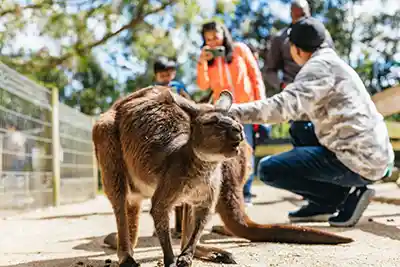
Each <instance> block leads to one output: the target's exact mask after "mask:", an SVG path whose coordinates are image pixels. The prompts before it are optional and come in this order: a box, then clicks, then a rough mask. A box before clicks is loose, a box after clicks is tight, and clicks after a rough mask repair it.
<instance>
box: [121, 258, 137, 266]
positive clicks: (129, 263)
mask: <svg viewBox="0 0 400 267" xmlns="http://www.w3.org/2000/svg"><path fill="white" fill-rule="evenodd" d="M119 267H140V264H139V263H137V262H136V261H135V260H134V259H133V258H132V257H127V258H126V259H125V260H123V261H122V262H121V263H120V264H119Z"/></svg>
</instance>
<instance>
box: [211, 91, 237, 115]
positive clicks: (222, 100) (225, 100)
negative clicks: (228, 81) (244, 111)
mask: <svg viewBox="0 0 400 267" xmlns="http://www.w3.org/2000/svg"><path fill="white" fill-rule="evenodd" d="M232 103H233V95H232V93H231V92H229V91H227V90H224V91H222V92H221V94H220V95H219V98H218V100H217V101H216V103H215V107H216V108H218V109H222V110H225V111H228V110H229V109H230V108H231V106H232Z"/></svg>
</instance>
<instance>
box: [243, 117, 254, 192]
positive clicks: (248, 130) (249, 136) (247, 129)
mask: <svg viewBox="0 0 400 267" xmlns="http://www.w3.org/2000/svg"><path fill="white" fill-rule="evenodd" d="M243 127H244V134H245V135H246V141H247V142H248V143H249V145H250V146H251V147H252V148H253V149H254V131H253V125H252V124H245V125H243ZM251 165H252V167H253V169H254V154H253V156H252V157H251ZM253 180H254V172H252V173H250V176H249V178H248V180H247V182H246V183H245V184H244V186H243V195H244V196H245V197H249V196H250V195H251V185H252V183H253Z"/></svg>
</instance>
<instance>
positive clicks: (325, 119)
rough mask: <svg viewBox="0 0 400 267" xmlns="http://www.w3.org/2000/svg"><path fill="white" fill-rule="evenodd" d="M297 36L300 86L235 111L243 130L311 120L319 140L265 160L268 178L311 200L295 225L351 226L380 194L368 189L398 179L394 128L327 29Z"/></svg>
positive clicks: (307, 29) (304, 23)
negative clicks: (394, 168)
mask: <svg viewBox="0 0 400 267" xmlns="http://www.w3.org/2000/svg"><path fill="white" fill-rule="evenodd" d="M289 35H290V36H289V41H290V43H291V45H290V53H291V55H292V57H293V59H294V61H295V62H296V63H297V64H299V65H304V66H303V67H302V68H301V70H300V72H299V73H298V75H297V76H296V78H295V80H294V82H293V83H290V84H288V85H287V87H285V89H284V90H283V91H282V92H280V93H278V94H276V95H274V96H273V97H270V98H267V99H265V100H259V101H255V102H250V103H244V104H234V105H233V106H232V112H233V114H235V115H237V116H238V118H240V119H241V121H242V122H243V123H254V124H257V123H264V122H269V123H280V122H283V121H287V120H294V121H296V120H309V121H311V122H312V123H313V125H314V127H315V128H314V129H315V130H314V131H315V134H314V131H313V132H312V134H310V133H309V131H308V132H307V133H304V134H300V135H299V136H298V139H299V141H300V142H303V144H302V146H296V147H295V148H294V149H292V150H291V151H288V152H285V153H282V154H278V155H273V156H270V157H266V158H264V159H262V160H261V162H260V163H259V168H258V171H259V176H260V179H261V180H262V181H263V182H264V183H266V184H268V185H271V186H274V187H277V188H281V189H286V190H289V191H291V192H294V193H296V194H299V195H301V196H303V197H304V198H305V199H307V200H308V204H307V205H305V206H303V207H302V208H300V209H299V210H298V211H295V212H291V213H289V218H290V220H291V221H326V220H328V221H329V224H330V225H331V226H337V227H351V226H354V225H355V224H356V223H357V222H358V220H359V219H360V217H361V216H362V214H363V212H364V210H365V209H366V208H367V206H368V205H369V203H370V200H371V198H372V196H373V195H374V190H372V189H369V188H368V187H367V185H368V184H371V183H373V182H374V181H378V180H380V179H382V178H383V177H385V176H388V175H390V172H391V167H392V166H393V162H394V153H393V148H392V146H391V143H390V140H389V136H388V131H387V128H386V124H385V122H384V120H383V116H382V115H381V114H380V113H379V112H378V111H377V109H376V107H375V105H374V103H373V102H372V100H371V98H370V95H369V94H368V92H367V91H366V89H365V87H364V84H363V83H362V81H361V79H360V77H359V76H358V75H357V73H356V72H355V71H354V70H353V69H352V68H351V67H350V66H349V65H347V64H346V63H345V62H344V61H342V60H341V59H340V58H339V57H338V55H337V54H336V53H335V51H334V50H332V49H331V48H329V47H328V45H327V44H326V42H325V40H326V29H325V27H324V25H323V24H322V23H320V22H319V21H318V20H316V19H314V18H312V17H307V18H304V19H301V20H300V21H298V22H297V23H295V24H294V25H293V27H292V30H291V32H290V34H289ZM307 143H309V144H307ZM336 212H338V213H337V215H336V216H335V215H334V214H335V213H336Z"/></svg>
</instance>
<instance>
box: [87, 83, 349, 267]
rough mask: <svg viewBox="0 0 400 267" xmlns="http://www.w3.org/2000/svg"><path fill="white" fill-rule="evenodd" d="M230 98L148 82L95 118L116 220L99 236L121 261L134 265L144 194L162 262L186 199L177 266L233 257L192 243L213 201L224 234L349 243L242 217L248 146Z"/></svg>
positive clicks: (169, 262) (169, 255)
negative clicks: (173, 218) (198, 96)
mask: <svg viewBox="0 0 400 267" xmlns="http://www.w3.org/2000/svg"><path fill="white" fill-rule="evenodd" d="M231 104H232V96H231V95H230V94H229V93H227V92H224V93H222V94H221V97H220V99H219V100H218V101H217V102H216V104H215V106H212V105H210V104H195V103H194V102H192V101H190V100H186V99H184V98H183V97H180V96H178V95H175V94H174V93H171V92H170V91H169V90H168V88H165V87H161V86H154V87H147V88H143V89H140V90H138V91H136V92H134V93H132V94H130V95H128V96H127V97H124V98H121V99H119V100H118V101H116V102H115V103H114V105H113V106H112V107H111V108H110V110H108V111H107V112H105V113H104V114H102V115H101V117H100V118H99V120H98V121H97V122H96V124H95V125H94V127H93V142H94V145H95V152H96V157H97V160H98V163H99V167H100V170H101V174H102V181H103V187H104V192H105V194H106V196H107V197H108V199H109V200H110V203H111V205H112V208H113V211H114V214H115V218H116V222H117V236H118V238H117V236H116V235H113V234H111V235H109V236H108V237H107V238H106V239H105V242H106V243H108V244H110V245H111V246H112V247H114V248H117V255H118V258H119V264H120V266H123V267H131V266H139V264H138V263H137V262H136V261H135V260H134V259H133V248H134V246H135V245H136V242H137V237H138V236H137V230H138V218H139V213H140V206H141V201H142V199H143V198H151V203H152V207H151V210H150V214H151V215H152V217H153V220H154V226H155V229H156V233H157V236H158V238H159V242H160V245H161V247H162V250H163V255H164V266H174V265H173V264H174V263H175V258H174V254H173V251H172V246H171V238H170V233H169V217H168V214H169V212H170V211H171V210H172V209H173V207H174V206H176V205H179V204H181V203H185V204H184V205H183V222H182V226H183V229H182V239H181V254H180V255H179V256H178V257H177V260H176V266H179V267H180V266H191V263H192V260H193V257H196V258H200V259H204V260H210V261H215V262H222V263H235V260H234V259H233V255H232V254H231V253H229V252H227V251H225V250H222V249H219V248H214V247H207V246H204V245H199V244H197V243H198V240H199V239H200V236H201V233H202V231H203V229H204V226H205V224H206V223H207V221H208V219H209V217H210V214H211V212H212V211H213V209H214V207H215V211H216V212H217V213H219V214H220V216H221V218H222V220H223V222H224V224H225V227H226V228H227V230H228V231H229V232H230V233H232V234H234V235H236V236H239V237H243V238H247V239H249V240H251V241H261V242H262V241H271V242H289V243H306V244H340V243H348V242H351V241H352V239H350V238H346V237H341V236H338V235H334V234H331V233H327V232H323V231H318V230H314V229H311V228H305V227H295V226H284V225H260V224H256V223H254V222H252V221H251V220H250V219H249V218H248V217H247V215H246V214H245V212H244V204H243V203H244V201H243V197H242V188H243V183H244V182H245V181H244V177H246V172H248V171H249V155H250V147H249V146H248V145H247V143H246V142H244V141H243V140H244V137H243V127H242V126H241V124H240V123H239V122H238V120H237V119H236V118H235V117H233V116H232V115H230V114H229V112H228V110H229V108H230V106H231Z"/></svg>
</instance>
